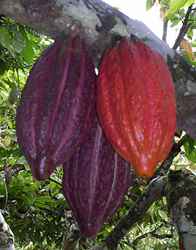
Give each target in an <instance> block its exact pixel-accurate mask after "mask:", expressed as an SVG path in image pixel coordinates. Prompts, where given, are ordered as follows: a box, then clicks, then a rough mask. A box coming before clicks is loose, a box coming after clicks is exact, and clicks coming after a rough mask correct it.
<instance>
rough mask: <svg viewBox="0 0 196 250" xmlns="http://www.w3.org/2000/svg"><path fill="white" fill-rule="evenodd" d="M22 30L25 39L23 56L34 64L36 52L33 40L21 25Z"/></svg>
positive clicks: (27, 61) (29, 62)
mask: <svg viewBox="0 0 196 250" xmlns="http://www.w3.org/2000/svg"><path fill="white" fill-rule="evenodd" d="M20 32H21V34H22V37H23V39H24V40H25V46H24V47H23V49H22V56H23V58H24V60H25V62H26V63H28V64H32V63H33V58H34V55H35V52H34V50H33V46H32V42H31V41H30V40H29V39H28V37H27V34H26V31H25V30H24V28H23V27H22V26H21V27H20Z"/></svg>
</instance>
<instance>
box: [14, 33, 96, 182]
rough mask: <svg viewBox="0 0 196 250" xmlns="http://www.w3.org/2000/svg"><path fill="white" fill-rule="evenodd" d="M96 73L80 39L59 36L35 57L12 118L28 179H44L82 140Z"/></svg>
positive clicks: (90, 112)
mask: <svg viewBox="0 0 196 250" xmlns="http://www.w3.org/2000/svg"><path fill="white" fill-rule="evenodd" d="M94 91H95V72H94V65H93V58H92V55H91V52H90V50H89V49H88V47H87V46H86V44H85V43H84V42H83V40H82V39H81V38H80V37H79V36H71V35H67V36H62V37H59V38H57V39H56V40H55V42H54V43H53V44H52V45H51V46H49V47H48V48H47V49H46V50H45V51H44V52H43V53H42V54H41V56H40V57H39V58H38V60H37V61H36V63H35V64H34V66H33V68H32V69H31V71H30V74H29V76H28V79H27V82H26V85H25V87H24V89H23V92H22V95H21V100H20V104H19V106H18V109H17V115H16V133H17V139H18V143H19V146H20V148H21V150H22V152H23V154H24V156H25V158H26V160H27V162H28V164H29V166H30V168H31V171H32V174H33V176H34V177H35V178H36V179H38V180H41V179H46V178H48V177H49V176H50V174H51V173H52V172H53V171H54V169H55V168H56V167H57V166H59V165H61V164H62V163H63V162H64V161H66V160H68V159H69V158H70V157H71V156H72V155H73V153H74V152H75V151H76V149H77V148H78V146H79V145H80V144H81V143H82V142H83V141H84V139H85V136H86V134H87V131H88V130H89V126H90V124H91V122H92V118H93V113H94V107H95V92H94Z"/></svg>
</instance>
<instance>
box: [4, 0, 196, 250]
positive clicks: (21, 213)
mask: <svg viewBox="0 0 196 250" xmlns="http://www.w3.org/2000/svg"><path fill="white" fill-rule="evenodd" d="M194 2H195V1H193V0H192V1H190V0H187V1H185V0H180V1H179V0H173V1H171V3H170V0H162V1H159V3H160V11H162V12H163V13H164V21H165V23H166V24H168V25H171V26H172V27H174V28H175V26H176V25H177V24H179V23H181V25H182V28H183V27H184V26H185V24H186V29H185V27H184V29H185V30H184V32H182V29H181V30H179V37H178V38H181V39H182V38H183V37H184V38H186V40H187V43H188V44H190V45H191V47H189V49H187V48H183V49H181V50H179V53H181V54H182V55H183V56H184V57H185V58H186V59H187V60H188V61H189V62H190V63H191V64H192V65H194V66H195V62H196V61H195V59H194V58H192V59H191V58H190V55H189V52H190V48H191V50H192V49H193V51H194V47H195V46H196V41H195V38H194V30H195V27H196V23H195V20H196V15H195V9H194V7H195V6H194V5H192V4H193V3H194ZM154 3H155V1H154V0H147V2H146V8H147V10H148V9H150V8H151V7H152V6H153V5H154ZM190 7H191V12H190V15H189V16H188V17H187V11H188V9H189V8H190ZM186 19H187V20H186ZM185 22H186V23H185ZM179 41H180V39H179ZM52 42H53V40H52V39H50V38H49V37H46V36H44V35H42V34H40V33H38V32H37V31H35V30H34V29H32V28H29V27H26V26H25V25H23V24H21V23H18V22H16V21H14V20H11V19H9V18H7V17H4V16H1V17H0V179H1V180H0V209H1V210H2V212H3V215H4V217H5V219H6V221H7V223H8V224H9V226H10V227H11V229H12V231H13V233H14V235H15V241H16V249H26V250H27V249H61V246H62V241H63V236H64V234H66V223H67V219H68V215H69V213H70V210H69V207H68V205H67V204H66V201H65V199H64V196H63V194H62V186H61V179H62V168H61V167H59V168H58V169H57V170H56V171H55V172H54V173H53V174H52V176H51V178H49V179H48V180H46V181H40V182H38V181H36V180H34V179H33V178H32V176H31V173H30V170H29V167H28V164H27V163H26V160H25V158H24V156H23V155H22V152H21V151H20V149H19V147H18V144H17V140H16V134H15V115H16V109H17V105H18V103H19V99H20V94H21V91H22V89H23V87H24V84H25V82H26V78H27V76H28V73H29V71H30V69H31V67H32V65H33V63H34V62H35V60H36V59H37V58H38V57H39V55H40V54H41V52H42V51H43V50H44V49H45V48H46V47H47V46H49V45H50V44H51V43H52ZM178 45H179V44H178ZM193 53H194V52H193ZM183 135H184V133H182V136H183ZM175 140H179V138H178V137H176V138H175ZM195 163H196V142H195V141H194V140H192V139H191V138H189V139H188V140H186V142H185V143H184V146H183V148H182V151H181V153H180V154H179V155H178V156H177V157H176V158H175V161H174V162H173V165H172V167H171V168H172V169H186V171H189V172H191V173H192V174H194V175H195V173H196V172H195ZM144 190H145V186H142V185H135V186H132V187H130V189H129V192H128V193H127V195H126V196H125V200H124V203H123V205H122V207H121V208H120V209H119V211H118V213H116V214H115V215H114V216H113V217H112V218H111V219H110V220H109V221H108V222H106V223H105V225H104V226H103V228H102V230H101V231H100V233H99V234H98V235H97V236H96V237H95V238H94V239H91V240H90V239H83V238H82V239H81V240H80V248H81V249H87V247H89V246H91V245H92V244H93V243H94V242H98V241H100V239H102V238H103V237H104V236H105V235H107V234H108V232H109V231H110V230H111V229H112V228H113V226H114V225H115V224H116V223H117V221H118V220H119V218H121V217H122V215H123V214H124V213H126V211H127V209H128V208H129V207H130V206H131V205H132V204H134V202H135V201H136V199H137V198H138V197H139V196H140V195H141V194H142V193H143V191H144ZM119 249H141V250H150V249H165V250H166V249H173V250H174V249H179V248H178V235H177V233H176V231H175V229H174V227H173V225H172V223H171V221H170V220H169V218H168V216H167V204H166V199H165V197H163V199H161V200H159V201H156V202H154V203H153V205H152V206H151V207H150V209H149V210H148V212H147V213H146V214H145V215H144V216H143V219H142V220H141V221H138V222H137V223H136V224H135V225H134V226H133V228H132V229H131V230H130V232H129V234H128V235H127V236H126V237H124V239H123V240H122V241H121V243H120V245H119Z"/></svg>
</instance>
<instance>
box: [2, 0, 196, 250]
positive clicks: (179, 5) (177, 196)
mask: <svg viewBox="0 0 196 250" xmlns="http://www.w3.org/2000/svg"><path fill="white" fill-rule="evenodd" d="M172 2H173V3H172ZM172 2H171V4H170V6H169V3H170V1H160V3H161V11H163V12H164V13H165V23H164V37H163V40H166V30H167V29H166V27H167V24H168V20H170V21H171V22H172V24H173V25H174V24H176V23H178V22H180V21H183V24H182V27H181V30H180V32H179V36H178V38H177V40H176V41H175V43H174V46H173V48H170V47H169V46H168V45H167V43H165V42H164V41H161V40H160V39H158V38H157V37H156V36H155V35H154V34H153V33H152V32H151V31H150V30H149V29H148V28H147V27H146V26H145V25H144V24H143V23H141V22H139V21H137V20H132V19H131V18H129V17H127V16H125V15H124V14H122V13H121V12H120V11H118V10H117V9H116V8H112V7H111V6H109V5H107V4H105V3H104V2H102V1H100V0H83V1H82V0H78V1H58V0H57V1H52V0H50V1H45V0H44V1H31V0H26V1H24V0H11V1H6V0H2V1H1V2H0V14H1V19H0V76H1V78H0V79H1V85H0V86H1V151H0V152H1V165H0V166H1V171H0V176H1V180H2V184H1V186H0V206H1V207H0V209H2V213H3V216H4V217H5V218H6V222H7V223H8V224H9V226H10V227H11V230H12V231H13V232H14V234H15V238H16V247H19V248H18V249H21V246H20V245H19V244H20V243H19V240H20V242H23V241H24V242H25V243H24V246H25V247H26V248H27V247H28V249H61V246H62V242H63V249H77V248H81V249H92V250H93V249H117V247H119V249H142V246H143V245H150V241H152V239H153V238H154V239H157V241H156V243H153V246H152V247H151V248H147V246H146V248H143V249H155V245H156V247H157V249H166V247H168V248H169V249H174V248H176V249H177V246H178V238H179V237H180V242H181V245H183V247H184V248H185V249H195V246H196V239H195V233H194V232H195V224H194V223H195V197H194V196H195V178H194V174H195V170H194V163H195V162H196V158H195V145H196V142H195V140H194V139H196V132H195V122H196V118H195V107H196V102H195V97H196V92H195V79H196V74H195V69H194V66H195V62H194V60H193V57H191V56H190V53H189V52H190V47H189V49H187V44H188V43H186V46H185V45H183V44H182V43H181V51H180V53H181V55H180V54H179V53H177V52H176V51H175V50H176V49H177V48H178V46H179V45H180V42H181V40H182V39H183V38H184V36H185V34H186V35H187V37H188V38H189V39H190V40H193V31H194V28H195V15H194V14H195V9H194V5H193V3H194V1H175V0H173V1H172ZM185 2H186V3H185ZM147 3H148V6H149V5H150V6H151V5H153V4H154V1H149V0H148V1H147ZM185 4H187V6H185ZM169 7H170V8H169ZM184 7H187V8H184ZM73 31H74V32H80V35H81V36H82V37H83V38H84V40H85V41H86V43H87V45H88V46H89V48H90V50H91V52H92V54H93V58H94V64H95V67H98V66H99V64H100V59H101V58H102V56H103V52H104V50H105V49H106V47H107V46H108V45H110V44H111V41H112V40H113V37H114V36H116V35H117V36H121V37H123V36H130V35H131V34H132V35H134V36H136V37H138V38H140V39H141V40H143V41H144V42H145V43H146V44H148V45H149V46H150V47H152V49H154V50H156V51H157V52H159V53H160V54H161V55H162V56H163V57H164V59H165V61H166V62H167V64H168V67H169V69H170V71H171V74H172V77H173V81H174V83H175V91H176V104H177V126H176V134H175V140H174V144H173V147H172V149H171V151H170V153H169V155H168V157H167V158H166V159H165V160H164V161H163V162H162V163H161V164H160V165H159V166H158V168H157V169H156V171H155V173H154V175H153V176H152V177H151V178H149V179H147V180H143V179H141V178H139V177H138V176H137V175H136V174H135V172H134V171H133V170H131V177H130V187H129V190H128V192H127V194H126V195H125V199H124V203H123V204H122V206H121V208H120V209H119V211H118V212H117V213H116V214H115V215H114V216H113V217H112V218H111V219H110V220H109V221H108V222H106V223H105V225H104V226H103V228H102V229H101V231H100V233H98V234H97V236H96V237H95V238H94V239H86V238H81V235H80V232H79V229H78V227H77V223H76V222H75V218H74V217H73V215H72V213H71V212H70V208H69V206H68V205H67V203H66V201H65V199H64V197H63V195H62V193H63V191H62V168H61V167H59V168H57V169H56V170H55V172H54V173H53V174H52V176H51V177H50V178H49V179H47V180H46V181H40V182H38V181H36V180H35V179H33V178H32V176H31V173H30V171H29V167H28V164H27V162H26V160H25V158H24V156H23V154H22V152H21V151H20V149H19V147H18V144H17V139H16V134H15V115H16V108H17V106H18V103H19V98H20V94H21V91H22V89H23V87H24V84H25V82H26V78H27V74H28V73H29V70H30V68H31V67H32V66H33V64H34V61H35V60H36V59H37V58H38V56H39V55H40V54H41V52H42V51H43V50H44V49H45V48H46V47H47V46H48V45H50V44H51V43H52V42H53V39H55V38H56V37H58V36H60V35H61V34H65V33H70V32H73ZM193 44H194V40H193ZM184 50H187V52H188V53H185V52H184ZM184 155H185V156H186V158H185V157H184ZM182 161H186V163H187V164H188V167H187V168H186V171H182V170H184V167H181V166H179V165H180V164H181V163H182ZM190 161H191V162H192V165H190ZM170 168H172V169H173V171H172V170H170ZM177 170H178V171H177ZM174 187H175V188H174ZM166 211H167V212H166ZM2 218H3V217H2ZM148 224H149V225H150V226H149V227H147V225H148ZM163 229H164V230H163ZM145 230H146V231H145ZM177 233H178V234H179V237H178V236H177ZM149 235H150V237H149ZM133 236H134V238H133ZM172 237H174V238H175V239H176V241H175V240H173V241H169V240H167V239H170V238H172ZM143 239H148V240H149V242H148V243H146V242H145V241H143ZM161 240H162V241H161ZM144 242H145V243H144ZM12 243H13V242H12ZM31 243H32V244H31ZM0 244H1V245H2V249H6V248H5V246H3V244H4V243H3V241H2V242H0ZM11 245H12V247H13V244H11ZM3 247H4V248H3ZM172 247H173V248H172ZM10 249H11V248H10Z"/></svg>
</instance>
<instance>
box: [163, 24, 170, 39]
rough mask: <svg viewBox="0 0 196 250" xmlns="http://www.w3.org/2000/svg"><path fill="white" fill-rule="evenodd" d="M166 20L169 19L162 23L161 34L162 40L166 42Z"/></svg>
mask: <svg viewBox="0 0 196 250" xmlns="http://www.w3.org/2000/svg"><path fill="white" fill-rule="evenodd" d="M168 22H169V20H167V21H166V22H164V23H163V36H162V40H163V41H165V42H166V40H167V27H168Z"/></svg>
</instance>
